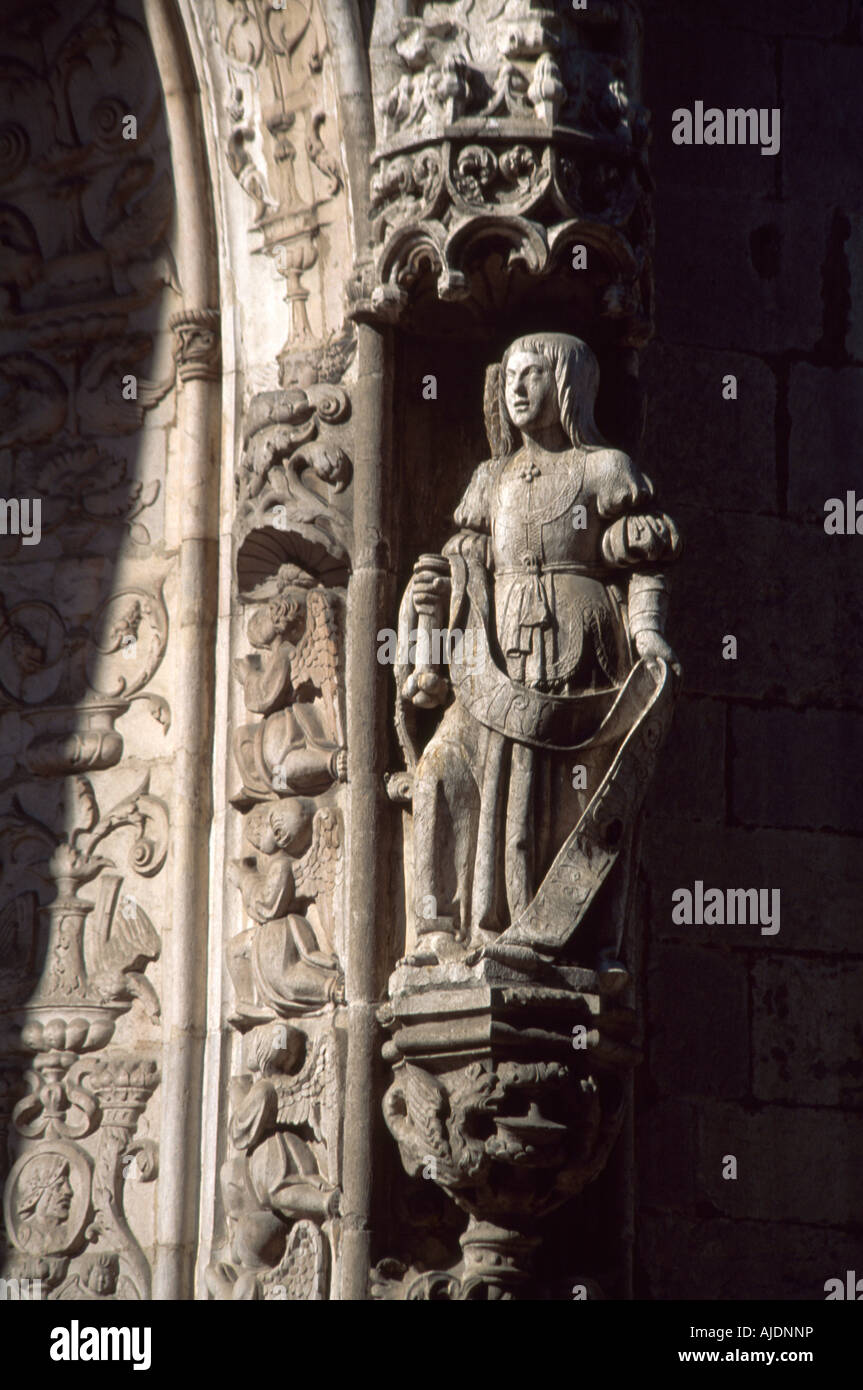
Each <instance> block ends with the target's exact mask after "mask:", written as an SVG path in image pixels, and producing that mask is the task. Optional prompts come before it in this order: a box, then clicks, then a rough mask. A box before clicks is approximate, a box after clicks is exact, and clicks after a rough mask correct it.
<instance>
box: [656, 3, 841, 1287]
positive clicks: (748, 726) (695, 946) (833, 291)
mask: <svg viewBox="0 0 863 1390" xmlns="http://www.w3.org/2000/svg"><path fill="white" fill-rule="evenodd" d="M644 10H645V27H644V35H645V102H646V104H647V105H648V106H649V107H650V109H651V110H652V112H653V129H654V138H653V146H652V170H653V175H654V178H655V180H656V193H655V197H654V209H655V214H656V222H657V235H656V299H657V336H656V339H655V341H654V343H653V344H652V345H651V346H650V348H649V349H648V350H647V352H646V353H645V355H644V361H643V367H642V383H643V385H644V386H645V389H646V394H647V398H648V414H647V431H646V437H645V445H644V450H643V455H642V460H643V466H644V467H645V469H646V470H647V472H648V473H650V474H651V475H654V476H656V477H657V478H659V479H661V481H662V484H663V496H664V498H665V499H666V504H667V506H668V509H669V511H670V512H671V513H672V514H673V515H674V516H675V517H676V519H677V520H678V521H679V523H680V526H681V530H682V532H683V534H684V537H685V540H686V554H685V557H684V562H683V564H682V566H681V568H680V571H679V577H678V578H677V580H676V583H675V590H674V593H673V596H672V607H671V613H672V624H671V632H672V640H673V642H674V645H675V647H676V648H677V650H678V651H679V652H680V654H681V657H682V660H683V665H684V671H685V694H684V696H683V698H682V700H681V703H680V705H679V707H678V710H677V712H676V714H675V722H674V726H673V729H672V733H671V736H670V740H669V743H668V745H667V747H666V749H665V751H664V755H663V758H662V760H661V764H660V768H659V772H658V775H657V781H656V783H655V785H654V787H653V789H652V791H651V794H650V796H649V800H648V815H647V824H646V834H645V868H646V874H647V878H648V881H649V884H650V908H649V922H650V931H649V943H648V945H649V949H648V957H647V961H646V965H647V980H646V1011H645V1012H646V1045H647V1059H646V1063H645V1065H644V1066H643V1067H642V1068H641V1070H640V1073H639V1075H638V1081H637V1093H638V1107H637V1114H636V1124H635V1132H636V1139H637V1149H638V1172H639V1193H638V1204H639V1205H638V1213H637V1237H638V1240H637V1248H638V1270H637V1281H636V1296H637V1297H640V1298H644V1299H716V1298H719V1299H747V1298H754V1299H762V1298H779V1299H821V1298H823V1297H824V1296H825V1293H824V1286H825V1282H826V1281H827V1280H828V1279H831V1278H835V1277H839V1278H844V1275H845V1271H846V1270H848V1269H853V1268H855V1265H856V1266H857V1267H859V1259H860V1210H861V1199H863V1163H861V1159H863V1129H861V1124H860V1109H861V1104H863V1046H861V1044H863V1034H861V1027H860V1021H859V1020H860V999H861V993H863V946H861V939H860V932H859V915H860V901H861V889H863V881H861V867H860V866H861V862H863V855H861V835H863V816H861V804H863V802H861V796H860V792H861V771H860V769H861V766H863V708H861V706H863V701H861V690H863V646H861V642H860V636H861V632H863V606H861V593H863V584H861V580H863V540H861V538H860V537H859V536H855V535H842V534H835V535H831V534H828V533H827V532H826V531H825V527H824V522H825V515H826V514H825V502H827V500H828V499H830V498H834V497H839V498H842V499H843V502H844V499H845V498H846V491H847V490H849V489H854V488H855V486H856V487H857V489H858V493H859V491H860V487H859V476H860V475H859V466H858V462H857V454H858V447H857V439H858V436H859V432H860V424H861V410H863V405H861V402H863V339H861V337H860V310H861V293H863V276H861V265H863V259H861V241H860V235H859V226H860V222H859V213H860V207H861V203H863V165H861V161H860V154H859V147H858V144H857V142H856V139H855V137H854V135H853V134H852V131H853V128H854V123H855V116H854V113H855V112H856V107H857V100H858V99H857V92H858V88H859V81H860V72H861V65H863V49H861V36H860V28H859V6H856V5H851V4H846V3H845V0H824V3H821V4H818V5H812V4H808V3H794V4H791V3H787V0H785V3H781V4H780V3H773V2H772V0H758V2H757V3H752V2H751V0H745V2H744V0H724V2H723V3H721V4H718V5H717V4H709V5H708V4H692V3H691V2H690V0H687V3H682V0H681V2H680V3H678V0H646V3H645V5H644ZM696 101H702V102H704V105H705V107H706V108H707V107H711V106H715V107H718V108H720V109H722V110H725V109H727V108H737V107H742V108H757V109H759V110H761V109H763V110H765V111H767V112H770V111H772V110H774V109H776V108H778V109H779V110H780V111H781V126H780V129H781V145H780V149H779V152H778V154H776V155H775V156H771V155H762V154H761V153H760V150H759V148H757V147H741V146H731V145H715V146H707V145H702V146H696V145H693V146H690V147H687V146H683V145H675V144H674V143H673V141H672V139H671V131H672V124H673V123H672V113H673V112H674V111H675V110H677V109H680V108H688V109H689V110H692V109H693V107H694V104H695V102H696ZM729 637H734V638H735V639H736V657H734V656H732V655H731V652H732V651H733V648H732V647H730V646H729V645H728V643H727V638H729ZM724 650H725V652H726V655H725V656H723V651H724ZM698 881H701V882H702V883H703V885H704V889H705V891H706V890H707V889H709V888H712V887H715V888H719V889H722V890H723V891H725V890H727V889H730V888H739V889H751V888H758V889H769V890H771V892H772V891H773V890H776V891H778V892H779V893H780V899H779V901H780V904H781V917H780V920H779V930H778V931H776V932H772V931H770V932H769V934H768V932H764V931H763V930H762V924H760V923H755V924H752V923H746V924H743V925H741V924H739V923H735V924H734V925H729V924H728V923H727V922H726V923H724V924H723V923H720V922H717V923H714V924H710V923H708V924H704V923H698V922H692V923H691V924H686V923H675V922H673V920H672V894H673V893H674V891H675V890H676V889H682V888H686V889H688V890H689V891H690V892H693V891H694V888H695V884H696V882H698ZM773 925H774V926H775V925H776V923H774V924H773ZM732 1160H733V1161H732Z"/></svg>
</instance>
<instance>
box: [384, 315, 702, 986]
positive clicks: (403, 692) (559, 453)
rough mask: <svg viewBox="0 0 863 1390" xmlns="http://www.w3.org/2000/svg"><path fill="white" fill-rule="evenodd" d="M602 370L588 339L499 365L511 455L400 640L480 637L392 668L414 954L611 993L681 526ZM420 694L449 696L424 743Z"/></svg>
mask: <svg viewBox="0 0 863 1390" xmlns="http://www.w3.org/2000/svg"><path fill="white" fill-rule="evenodd" d="M598 383H599V368H598V364H597V361H596V358H595V356H594V354H593V352H592V351H591V350H590V348H589V347H588V346H587V345H586V344H585V343H583V342H581V341H580V340H579V339H577V338H572V337H568V336H564V335H562V334H552V333H537V334H532V335H530V336H528V337H523V338H519V339H518V340H517V341H515V342H514V343H512V344H511V345H510V347H509V348H508V349H507V351H506V353H505V354H504V357H503V360H502V362H501V364H500V367H499V368H498V367H493V368H491V369H490V370H489V373H488V376H487V389H486V426H487V430H488V433H489V439H490V442H491V444H492V447H493V450H494V455H493V457H492V458H490V459H488V460H486V461H485V462H483V463H481V464H480V465H479V467H478V468H477V469H476V470H475V472H474V474H473V477H472V478H471V481H470V484H469V486H468V488H467V491H466V492H465V494H464V497H463V498H462V501H461V503H460V505H459V507H458V509H457V511H456V514H455V520H456V522H457V524H458V526H459V528H460V529H459V531H458V533H457V534H456V535H455V536H454V537H453V538H452V539H451V540H450V541H449V542H448V543H447V544H446V546H445V547H444V552H443V556H442V557H434V556H423V557H421V559H420V561H419V562H418V563H417V565H416V566H415V569H414V575H413V578H412V580H411V583H410V585H409V587H408V590H407V592H406V594H405V598H404V600H403V604H402V611H401V614H400V633H401V634H404V633H405V632H406V631H409V630H414V629H416V627H417V624H418V625H419V630H420V632H421V631H422V629H423V625H424V624H425V626H426V629H428V627H429V626H436V627H438V628H445V627H448V628H449V630H450V633H451V634H454V633H456V632H458V633H461V634H463V636H464V641H463V642H461V643H460V644H459V643H455V644H452V643H451V644H449V652H450V656H449V669H448V673H447V676H446V677H445V676H444V675H443V674H442V672H441V671H440V669H436V668H434V667H433V666H430V665H427V664H426V665H424V664H423V662H422V660H420V661H419V662H418V663H417V662H414V664H413V669H412V668H411V666H410V665H407V664H402V665H401V666H400V667H397V672H396V675H397V679H398V681H399V687H400V697H401V700H402V702H403V703H402V705H401V708H400V727H401V728H402V729H403V732H404V736H403V745H404V747H405V752H406V758H407V761H408V765H409V769H410V770H412V771H413V888H414V892H413V898H414V911H415V918H416V930H417V933H418V936H419V938H420V947H419V952H418V954H417V956H416V957H415V958H414V963H416V964H422V963H432V962H434V961H436V960H438V959H440V958H441V957H442V956H444V955H448V954H452V953H453V950H454V949H455V950H456V951H459V950H467V951H470V950H471V949H473V950H474V951H476V949H477V948H480V949H483V950H484V951H485V954H487V955H491V956H497V957H498V958H500V959H509V960H510V961H511V962H513V961H516V960H521V961H523V962H525V961H529V960H534V961H535V960H536V959H537V958H539V959H542V958H546V959H553V958H555V957H556V956H557V957H563V958H565V959H567V960H569V961H573V960H574V959H575V961H576V963H578V964H582V965H588V966H595V967H597V968H599V969H601V970H605V971H608V972H611V973H612V974H614V975H617V976H618V979H617V980H616V981H615V980H613V979H611V978H608V979H607V980H606V987H607V988H613V987H614V986H615V985H617V986H619V985H620V984H622V983H625V981H626V978H627V977H626V972H625V970H624V967H623V966H622V965H621V964H620V963H619V961H618V960H617V959H616V956H617V954H618V952H619V949H620V939H621V933H622V925H623V920H624V917H625V908H626V897H627V891H628V877H627V865H628V861H629V857H630V856H629V850H630V847H631V841H632V837H633V834H634V828H635V821H636V813H637V811H638V808H639V806H640V802H641V799H642V796H643V792H644V789H645V787H646V783H647V780H648V777H649V774H650V771H651V770H652V766H653V760H654V758H655V754H656V750H657V748H658V746H659V743H660V742H661V739H662V736H663V734H664V732H665V728H666V726H667V723H668V720H669V718H670V710H671V703H672V694H673V687H674V685H675V682H676V678H677V677H678V676H679V666H678V665H677V661H676V658H675V656H674V654H673V652H672V651H671V648H670V647H669V645H668V643H667V642H666V640H665V637H664V624H665V615H666V607H667V582H666V578H665V575H664V566H665V565H666V563H667V562H668V561H670V560H672V559H673V558H674V557H675V556H676V554H677V553H678V551H679V549H680V540H679V536H678V533H677V530H676V527H675V526H674V523H673V522H672V521H671V519H670V518H669V517H668V516H666V515H665V514H664V513H663V512H661V511H659V510H657V508H656V505H655V503H654V496H653V492H654V490H653V485H652V483H651V482H650V480H649V479H648V478H646V477H645V476H644V475H643V474H642V473H640V472H639V470H638V468H637V467H636V466H635V464H634V463H633V461H632V459H630V458H629V457H628V456H627V455H626V454H624V453H622V452H621V451H620V450H618V449H613V448H610V447H609V446H608V445H607V443H606V442H605V441H604V440H603V439H602V437H601V435H600V434H599V432H598V430H597V427H596V425H595V423H594V402H595V398H596V393H597V387H598ZM447 607H448V609H449V615H448V621H447V617H446V610H447ZM468 638H470V639H471V640H470V641H468ZM403 650H404V648H403V647H402V651H403ZM418 651H419V652H420V653H421V652H422V647H421V646H419V647H418ZM467 652H470V653H471V659H470V660H468V659H466V653H467ZM401 659H402V658H399V660H401ZM451 695H452V696H454V698H451ZM409 703H413V704H416V705H419V706H421V707H422V706H424V707H426V708H429V707H433V706H434V705H436V704H448V707H447V708H446V711H445V713H444V716H443V719H442V721H441V722H440V724H439V726H438V728H437V731H436V732H435V734H434V736H433V737H432V738H431V740H430V741H429V742H428V744H427V746H426V747H425V749H424V750H422V749H421V748H420V746H419V740H418V738H417V737H416V719H415V716H414V717H412V716H411V715H410V712H409V710H408V709H407V708H406V706H407V705H408V704H409ZM618 859H620V860H621V861H622V862H621V863H620V864H618V863H617V861H618ZM615 866H616V871H615V872H614V873H612V870H615ZM606 879H609V882H608V885H607V886H606V888H605V890H604V892H603V894H602V895H601V901H597V896H598V895H599V890H600V889H601V888H603V885H604V884H605V881H606ZM594 903H595V910H593V911H592V912H591V914H590V917H589V921H588V920H586V921H585V925H584V926H583V927H582V926H581V925H580V924H581V923H582V920H583V919H585V918H586V916H587V909H588V907H591V906H592V905H593V904H594ZM577 928H578V929H579V931H578V949H577V950H575V951H574V950H573V949H572V948H570V947H569V943H570V941H571V940H572V939H573V938H574V935H575V933H576V929H577ZM585 933H587V936H585Z"/></svg>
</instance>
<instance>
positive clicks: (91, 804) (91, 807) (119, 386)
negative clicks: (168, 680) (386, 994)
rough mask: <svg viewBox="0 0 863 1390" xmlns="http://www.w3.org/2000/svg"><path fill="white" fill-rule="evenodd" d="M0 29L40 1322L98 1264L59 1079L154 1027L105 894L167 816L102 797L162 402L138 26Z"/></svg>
mask: <svg viewBox="0 0 863 1390" xmlns="http://www.w3.org/2000/svg"><path fill="white" fill-rule="evenodd" d="M0 29H2V33H3V57H2V58H0V508H2V519H0V525H4V522H5V527H4V532H3V534H0V562H2V571H1V573H2V579H0V1180H2V1179H4V1178H5V1177H6V1174H7V1172H8V1171H9V1168H10V1166H11V1165H13V1164H15V1167H14V1168H13V1170H12V1175H11V1178H10V1187H11V1189H12V1191H11V1196H10V1202H9V1207H10V1212H11V1220H10V1229H9V1230H7V1231H6V1233H5V1242H6V1247H5V1250H4V1251H3V1252H2V1253H3V1256H4V1259H3V1272H4V1273H11V1274H18V1275H20V1276H22V1277H27V1276H29V1277H30V1278H40V1279H42V1281H43V1296H45V1292H46V1290H47V1289H51V1288H56V1287H57V1286H59V1285H60V1284H61V1283H62V1281H63V1280H64V1279H65V1278H67V1274H68V1273H69V1265H70V1256H71V1258H72V1260H74V1258H75V1255H76V1254H78V1253H80V1252H81V1250H82V1249H84V1248H85V1247H86V1245H87V1241H88V1240H89V1241H92V1240H93V1239H97V1237H95V1236H94V1234H93V1232H92V1230H91V1232H90V1234H89V1235H86V1234H85V1232H84V1219H83V1218H86V1215H87V1211H88V1209H89V1200H90V1198H89V1180H88V1178H87V1174H86V1172H85V1171H84V1170H85V1167H86V1163H87V1160H86V1158H81V1157H80V1150H79V1149H76V1148H75V1147H74V1145H73V1142H72V1141H74V1140H77V1139H80V1138H82V1137H84V1136H86V1135H87V1134H88V1133H89V1132H90V1130H91V1129H92V1128H93V1122H94V1114H93V1113H91V1110H92V1107H91V1104H90V1102H89V1101H88V1100H87V1098H86V1095H85V1094H84V1093H83V1092H82V1091H81V1090H80V1089H78V1090H76V1087H75V1084H74V1082H73V1081H72V1079H71V1071H70V1069H71V1068H73V1067H74V1066H75V1065H77V1059H79V1058H81V1057H82V1056H84V1055H85V1054H90V1053H92V1052H93V1051H94V1050H97V1049H99V1048H100V1047H102V1046H104V1045H105V1043H106V1042H107V1041H108V1040H109V1039H110V1037H111V1036H112V1033H113V1029H114V1025H115V1023H116V1021H117V1019H118V1018H119V1016H120V1015H121V1014H122V1013H125V1012H127V1011H128V1010H129V1008H130V1007H131V1005H132V1003H133V1001H134V1000H136V999H138V1000H140V1004H141V1006H143V1007H144V1008H145V1009H146V1011H147V1012H148V1013H149V1014H150V1016H151V1018H155V1017H156V1015H157V1011H158V1000H157V997H156V994H155V992H154V990H153V987H152V984H151V983H150V981H149V980H148V979H147V977H146V971H147V968H148V966H149V965H150V963H151V962H152V961H154V960H156V959H157V957H158V955H159V950H160V941H159V936H158V933H157V932H156V930H155V928H154V927H153V924H152V922H151V921H150V919H149V917H148V916H147V914H146V913H145V912H144V910H143V908H142V907H141V906H140V904H139V903H138V902H137V900H136V898H135V897H134V895H133V894H130V893H128V892H127V891H126V885H125V883H124V879H123V873H122V868H123V867H125V864H126V862H127V859H126V853H127V851H130V852H131V854H132V857H133V862H134V864H135V867H136V869H137V870H138V872H139V873H141V874H144V875H146V874H147V873H150V872H154V871H155V870H156V869H158V867H160V862H161V860H160V855H161V856H162V857H164V856H163V851H162V848H161V844H160V841H161V839H162V838H163V831H164V829H165V826H164V824H163V823H162V818H163V815H164V805H163V803H160V802H159V801H158V798H155V797H151V796H150V795H149V794H148V788H147V786H146V785H145V784H144V782H142V781H141V779H140V778H139V779H138V780H139V783H140V786H139V785H138V784H136V790H135V791H133V794H132V795H131V796H130V795H129V794H128V792H127V793H126V794H125V796H122V797H121V795H120V793H118V792H117V790H116V784H115V783H114V781H113V779H112V778H111V777H110V776H108V778H107V780H106V779H105V777H104V774H106V773H108V772H109V770H110V769H112V768H115V767H116V766H117V764H118V763H119V762H120V759H121V756H122V754H123V748H124V740H123V717H124V716H125V715H126V714H127V713H128V712H129V711H130V710H131V709H132V708H133V705H134V704H135V702H136V701H137V700H139V699H140V700H143V701H145V702H146V704H147V705H148V709H149V714H150V715H152V716H153V717H155V718H156V719H157V720H158V721H159V722H160V723H161V724H162V725H163V727H166V726H167V723H168V722H169V718H170V715H169V710H168V706H167V704H166V702H165V701H164V700H163V699H161V698H160V697H158V696H155V695H153V694H151V693H149V692H147V691H146V690H145V687H146V686H147V684H148V682H149V681H150V678H151V677H152V675H153V674H154V672H155V671H156V669H157V668H158V665H159V663H160V662H161V660H162V656H163V654H164V651H165V645H166V642H167V636H168V633H167V613H166V610H165V607H164V603H163V600H162V596H161V592H160V584H159V581H158V580H155V581H154V582H153V583H150V582H149V580H148V581H147V582H146V583H141V582H140V580H138V579H137V578H136V577H135V574H134V572H129V571H128V566H129V565H130V564H132V565H133V566H134V563H135V562H136V561H140V560H147V559H152V560H154V562H155V563H154V564H153V565H151V566H150V568H149V571H148V573H152V574H157V573H158V572H159V571H160V562H161V559H162V556H163V555H164V543H163V542H162V541H161V534H162V516H163V508H164V496H163V488H164V480H163V476H160V475H161V474H163V470H164V454H162V458H161V459H160V458H159V453H158V449H152V448H151V449H149V451H148V449H147V448H146V447H145V446H146V442H147V431H146V429H145V424H146V421H147V417H148V412H150V411H152V410H155V409H156V408H157V407H158V405H159V403H160V401H161V400H162V399H163V398H166V399H168V402H169V392H170V389H171V386H172V380H173V363H172V361H171V353H170V348H169V346H168V341H167V340H168V335H167V334H166V333H165V324H166V318H167V313H166V309H167V305H168V300H169V299H170V297H171V296H170V289H171V288H173V289H176V288H177V286H176V270H175V267H174V262H173V257H172V254H171V251H170V248H169V238H170V235H171V231H172V223H173V217H174V194H173V185H172V174H171V167H170V158H169V152H168V140H167V133H166V127H165V122H164V115H163V109H162V95H161V88H160V85H159V79H158V74H157V72H156V68H155V64H154V61H153V55H152V52H151V49H150V44H149V39H148V37H147V33H146V28H145V25H144V19H143V12H142V7H141V5H140V3H138V0H118V2H117V3H113V0H108V3H93V0H74V2H73V3H68V0H66V2H64V3H62V4H61V3H51V0H41V2H40V3H30V4H28V5H26V6H22V5H21V4H20V3H19V0H4V3H2V5H0ZM160 333H161V334H162V337H161V339H160V340H159V341H157V339H158V335H159V334H160ZM156 364H158V368H159V370H160V371H161V372H162V375H163V376H164V380H162V381H161V382H159V381H156V380H152V379H151V378H150V374H151V373H155V372H156ZM166 409H167V410H168V413H170V403H168V406H167V407H166ZM159 435H160V437H161V435H162V431H159ZM150 442H152V441H150ZM162 447H163V446H162ZM121 561H122V563H123V566H124V571H123V572H122V573H121V571H120V568H119V567H120V564H121ZM127 573H128V574H129V577H126V575H127ZM125 786H126V783H124V787H125ZM115 830H120V831H124V832H125V836H124V837H117V839H119V840H120V844H119V846H118V844H117V840H116V839H114V838H112V837H113V834H114V831H115ZM118 848H119V849H121V850H122V854H120V855H118V854H116V853H115V852H116V851H117V849H118ZM118 865H119V866H121V871H120V872H114V870H115V869H116V868H117V867H118ZM133 877H134V876H133ZM153 1084H155V1082H153ZM16 1107H17V1108H16ZM35 1139H38V1140H40V1141H41V1142H40V1144H39V1145H38V1146H37V1147H36V1148H35V1149H33V1148H32V1147H30V1148H28V1149H27V1153H28V1154H30V1155H32V1157H31V1158H27V1159H25V1158H24V1157H23V1156H21V1157H20V1161H16V1160H18V1159H19V1156H20V1155H21V1145H22V1141H27V1140H35ZM28 1164H29V1169H28V1166H27V1165H28ZM22 1165H23V1166H22ZM64 1165H65V1166H64ZM61 1170H62V1171H61ZM85 1186H86V1187H87V1189H88V1191H87V1192H86V1193H85V1192H83V1188H84V1187H85ZM67 1188H68V1189H69V1191H68V1192H67ZM70 1194H71V1195H70ZM58 1204H59V1205H58ZM42 1208H45V1210H44V1211H43V1210H42ZM48 1208H50V1210H48ZM55 1208H56V1209H55ZM82 1213H83V1217H82ZM79 1228H80V1229H79ZM106 1241H107V1242H108V1244H109V1245H110V1241H111V1238H110V1236H109V1235H108V1234H106V1233H105V1232H103V1233H102V1236H101V1237H98V1242H99V1243H97V1245H96V1247H95V1249H96V1251H97V1254H96V1255H91V1256H89V1257H88V1258H89V1264H88V1263H87V1260H86V1259H85V1262H84V1265H83V1266H82V1271H80V1273H81V1277H82V1278H84V1279H85V1281H86V1279H87V1278H88V1277H89V1274H90V1273H93V1270H95V1271H96V1272H95V1274H94V1278H96V1282H97V1283H99V1282H100V1281H101V1283H100V1292H101V1293H103V1294H104V1293H105V1290H106V1289H107V1283H108V1282H110V1281H111V1280H112V1279H113V1281H114V1284H115V1288H116V1290H117V1294H116V1296H118V1297H124V1296H126V1297H129V1296H133V1297H134V1296H138V1297H141V1296H144V1294H143V1289H142V1288H141V1287H140V1284H141V1277H143V1276H142V1275H141V1271H142V1270H143V1271H146V1262H144V1261H143V1257H141V1258H140V1260H139V1259H137V1257H136V1256H135V1253H134V1250H133V1249H132V1246H131V1245H130V1247H129V1251H128V1252H127V1258H125V1260H123V1261H121V1262H120V1265H119V1266H118V1264H117V1260H116V1255H115V1253H111V1254H110V1258H109V1257H108V1256H107V1255H106V1256H105V1258H104V1259H102V1265H101V1266H99V1268H98V1269H97V1268H96V1265H98V1258H99V1257H98V1252H99V1251H102V1250H103V1249H104V1247H105V1243H106ZM90 1248H91V1250H92V1249H93V1247H92V1246H91V1247H90ZM115 1249H116V1242H115ZM138 1253H139V1254H140V1252H138ZM94 1260H95V1261H96V1265H94V1264H93V1261H94ZM91 1265H92V1266H93V1269H91ZM75 1277H78V1276H77V1275H76V1276H75ZM124 1280H125V1281H129V1280H131V1282H132V1284H133V1285H135V1287H136V1288H138V1293H137V1295H135V1294H132V1293H130V1292H129V1291H128V1289H127V1290H126V1292H125V1294H124V1292H123V1287H122V1283H123V1281H124ZM70 1296H71V1295H70Z"/></svg>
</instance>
